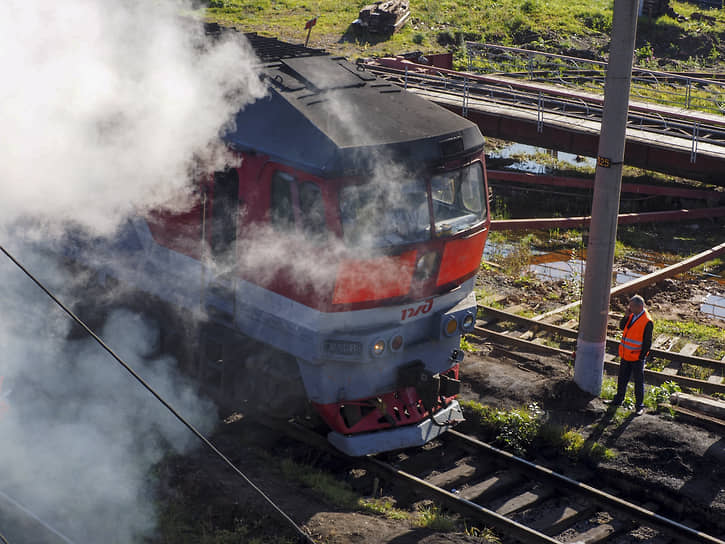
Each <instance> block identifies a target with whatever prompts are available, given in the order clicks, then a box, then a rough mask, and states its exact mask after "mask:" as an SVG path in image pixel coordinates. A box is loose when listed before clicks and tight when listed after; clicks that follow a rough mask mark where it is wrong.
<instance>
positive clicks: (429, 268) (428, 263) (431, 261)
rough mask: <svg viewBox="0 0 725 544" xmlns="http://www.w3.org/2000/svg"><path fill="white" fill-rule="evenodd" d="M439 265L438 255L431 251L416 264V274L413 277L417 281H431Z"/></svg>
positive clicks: (419, 258)
mask: <svg viewBox="0 0 725 544" xmlns="http://www.w3.org/2000/svg"><path fill="white" fill-rule="evenodd" d="M437 264H438V253H436V252H435V251H429V252H428V253H424V254H423V255H421V256H420V257H418V260H417V261H416V263H415V273H414V275H413V277H414V278H415V279H416V280H417V281H424V280H427V279H429V278H430V277H431V276H432V275H433V272H435V268H436V265H437Z"/></svg>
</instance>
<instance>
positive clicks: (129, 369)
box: [0, 245, 315, 544]
mask: <svg viewBox="0 0 725 544" xmlns="http://www.w3.org/2000/svg"><path fill="white" fill-rule="evenodd" d="M0 251H1V252H2V253H4V254H5V256H6V257H7V258H8V259H10V260H11V261H12V262H13V264H15V266H17V267H18V268H19V269H20V270H21V271H22V272H23V273H24V274H25V275H26V276H27V277H28V278H30V280H31V281H32V282H33V283H35V284H36V285H37V286H38V287H39V288H40V289H41V290H42V291H43V292H44V293H45V294H46V295H47V296H48V297H49V298H50V299H51V300H52V301H53V302H54V303H55V304H56V305H58V306H59V307H60V308H61V309H62V310H63V311H64V312H65V313H66V314H68V316H70V318H71V319H72V320H73V321H75V322H76V323H77V324H78V325H79V326H80V327H81V328H82V329H83V330H84V331H86V333H88V334H89V335H90V336H91V337H92V338H93V339H94V340H95V341H96V342H97V343H98V344H99V345H100V346H101V347H102V348H103V349H104V350H105V351H106V352H107V353H108V354H109V355H110V356H111V357H113V359H114V360H115V361H116V362H117V363H118V364H120V365H121V366H122V367H123V368H124V369H125V370H126V371H127V372H128V373H129V374H131V376H133V378H134V379H135V380H136V381H137V382H138V383H140V384H141V385H142V386H143V387H144V388H145V389H146V390H147V391H148V392H149V393H151V394H152V395H153V396H154V397H155V398H156V400H158V401H159V402H160V403H161V404H162V405H163V406H164V407H165V408H166V409H167V410H168V411H169V412H171V413H172V414H173V415H174V417H175V418H176V419H177V420H179V421H180V422H181V423H182V424H183V425H184V426H185V427H186V428H187V429H188V430H189V431H191V432H192V433H193V434H194V435H195V436H196V437H197V438H198V439H199V440H200V441H201V442H202V443H203V444H204V445H205V446H206V447H207V448H208V449H210V450H211V451H212V452H213V453H214V454H215V455H216V456H217V457H219V458H220V459H221V460H222V461H224V463H226V465H227V466H228V467H229V468H231V469H232V470H233V471H234V472H235V473H236V474H237V476H239V477H240V478H242V479H243V480H244V481H245V482H246V483H247V485H249V486H250V487H251V488H252V489H253V490H254V491H256V492H257V493H258V494H259V495H260V496H261V497H262V498H263V499H264V500H265V501H266V502H267V503H268V504H269V505H270V506H271V507H272V508H273V509H274V510H275V511H276V512H277V513H278V514H279V515H280V516H281V517H282V518H283V519H284V520H285V521H286V522H287V523H289V524H290V526H291V527H293V528H294V529H295V531H297V533H298V535H299V536H300V537H301V538H302V539H303V541H304V542H309V543H310V544H315V541H314V540H312V537H310V536H309V535H308V534H307V533H305V532H304V531H303V530H302V528H301V527H300V526H299V525H297V523H295V521H294V520H293V519H292V518H290V517H289V516H288V515H287V514H286V513H285V512H284V511H283V510H282V509H281V508H280V507H279V506H277V504H276V503H275V502H274V501H273V500H272V499H271V498H270V497H269V496H267V494H266V493H264V491H262V490H261V489H260V488H259V487H258V486H257V485H255V483H254V482H252V480H250V479H249V478H248V477H247V475H246V474H244V473H243V472H242V471H241V470H240V469H239V468H237V466H236V465H235V464H234V463H232V461H231V460H230V459H229V458H228V457H227V456H226V455H224V454H223V453H222V452H221V451H219V449H217V447H216V446H214V444H212V442H211V441H210V440H209V439H208V438H206V436H204V435H203V434H202V433H201V431H199V430H198V429H197V428H196V427H195V426H194V425H193V424H192V423H190V422H189V421H187V420H186V419H185V418H184V417H183V416H182V415H181V414H180V413H179V412H178V411H177V410H176V409H175V408H174V407H173V406H171V404H170V403H169V402H167V401H166V399H164V398H163V397H162V396H161V395H160V394H159V393H157V392H156V390H154V388H153V387H151V386H150V385H149V384H148V383H147V382H146V381H145V380H144V379H143V378H142V377H141V376H140V375H139V374H138V373H137V372H136V371H135V370H134V369H133V368H132V367H131V366H130V365H129V364H128V363H126V362H125V361H124V360H123V359H121V357H119V356H118V355H117V354H116V352H114V351H113V350H112V349H111V348H110V347H109V346H108V345H107V344H106V343H105V342H104V341H103V340H102V339H101V338H100V337H99V336H98V335H97V334H96V333H95V332H93V331H92V330H91V329H90V328H89V327H88V325H86V324H85V322H84V321H83V320H81V319H80V318H79V317H78V316H77V315H75V314H74V313H73V312H72V311H71V310H70V308H68V307H67V306H66V305H65V304H63V303H62V302H61V301H60V300H59V299H58V298H57V297H56V296H55V295H54V294H53V293H52V292H51V291H50V290H49V289H48V288H47V287H45V285H44V284H43V283H42V282H41V281H40V280H39V279H37V278H36V277H35V276H34V275H33V274H32V273H31V272H30V271H29V270H28V269H27V268H25V266H23V265H22V264H21V263H20V261H18V260H17V259H16V258H15V257H14V256H13V255H12V254H11V253H10V252H9V251H8V250H7V249H5V247H3V246H2V245H0Z"/></svg>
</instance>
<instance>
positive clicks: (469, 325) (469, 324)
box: [461, 314, 476, 331]
mask: <svg viewBox="0 0 725 544" xmlns="http://www.w3.org/2000/svg"><path fill="white" fill-rule="evenodd" d="M475 324H476V320H475V319H474V317H473V314H466V317H464V318H463V322H462V323H461V328H462V329H463V330H464V331H470V330H472V329H473V326H474V325H475Z"/></svg>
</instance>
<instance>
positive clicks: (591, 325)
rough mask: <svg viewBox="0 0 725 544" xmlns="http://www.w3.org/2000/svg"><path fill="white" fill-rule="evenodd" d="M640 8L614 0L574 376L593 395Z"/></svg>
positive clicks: (632, 0) (598, 385)
mask: <svg viewBox="0 0 725 544" xmlns="http://www.w3.org/2000/svg"><path fill="white" fill-rule="evenodd" d="M638 11H639V1H637V0H614V15H613V19H612V38H611V44H610V46H609V62H608V64H607V78H606V83H605V86H604V112H603V114H602V131H601V133H600V135H599V151H598V157H597V170H596V174H595V176H594V198H593V200H592V220H591V226H590V230H589V244H588V245H587V265H586V272H585V274H584V293H583V295H582V312H581V319H580V323H579V338H578V339H577V349H576V361H575V364H574V381H575V382H576V384H577V385H578V386H579V387H580V388H581V389H583V390H584V391H587V392H589V393H591V394H592V395H599V393H601V391H602V373H603V371H604V351H605V348H606V339H607V316H608V314H609V291H610V289H611V287H612V265H613V263H614V243H615V241H616V239H617V213H618V211H619V193H620V190H621V187H622V162H623V160H624V141H625V131H626V124H627V113H628V110H629V86H630V82H631V80H632V58H633V56H634V39H635V33H636V28H637V13H638Z"/></svg>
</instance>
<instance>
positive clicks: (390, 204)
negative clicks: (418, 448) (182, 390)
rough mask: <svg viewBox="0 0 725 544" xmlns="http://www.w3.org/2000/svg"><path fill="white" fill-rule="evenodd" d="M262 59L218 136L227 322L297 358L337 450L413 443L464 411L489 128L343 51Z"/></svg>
mask: <svg viewBox="0 0 725 544" xmlns="http://www.w3.org/2000/svg"><path fill="white" fill-rule="evenodd" d="M255 40H256V41H257V42H259V41H260V40H264V39H263V38H259V37H256V36H254V37H252V43H253V45H254V44H255ZM255 48H256V49H257V50H260V47H259V46H258V43H257V45H256V46H255ZM261 49H264V48H261ZM264 73H265V77H266V80H267V82H268V84H269V92H268V95H267V96H266V97H264V98H262V99H260V100H258V101H257V102H255V103H254V104H251V105H249V106H247V107H246V108H245V109H244V110H243V111H241V112H240V113H239V114H238V116H237V119H236V126H235V127H234V129H233V130H231V131H229V132H227V134H226V135H225V139H226V141H227V143H228V145H229V146H230V148H231V149H233V150H235V151H236V152H237V153H239V155H240V157H241V160H242V164H241V167H239V168H238V169H236V171H237V172H238V180H239V200H240V206H241V208H240V209H243V210H244V211H243V212H241V214H240V221H239V226H238V236H239V238H238V241H237V262H238V263H241V264H239V266H238V267H237V268H236V272H235V274H234V275H235V277H236V278H237V279H239V280H241V284H238V285H237V287H238V291H237V292H238V295H237V298H236V299H235V300H236V311H235V315H234V318H233V321H234V326H235V327H237V328H238V329H239V330H241V331H243V332H245V334H249V335H251V336H252V337H254V338H256V339H258V340H259V341H260V342H264V343H265V344H267V345H271V346H273V347H274V348H276V349H278V350H280V351H281V352H283V353H285V354H288V355H290V356H292V357H294V359H295V360H296V362H297V366H298V370H299V376H300V379H301V383H302V384H303V385H304V391H305V395H306V397H307V398H308V399H309V400H310V401H311V403H312V405H313V406H314V407H315V408H316V409H317V411H318V412H319V414H320V415H321V416H322V418H323V419H324V421H325V422H326V423H327V424H328V425H329V427H330V429H331V432H330V434H329V439H330V441H331V442H332V443H333V444H334V445H335V446H336V447H338V448H339V449H341V450H342V451H345V452H346V453H349V454H351V455H364V454H367V453H371V452H375V451H384V450H390V449H397V448H402V447H407V446H415V445H421V444H423V443H425V442H426V441H428V440H430V439H431V438H433V437H435V436H437V435H438V434H440V433H441V432H443V431H444V430H445V429H446V428H448V426H449V425H451V424H453V423H455V422H456V421H460V420H461V419H462V415H461V411H460V408H459V407H458V404H457V402H456V401H455V400H454V397H455V394H456V393H457V392H458V388H459V381H458V363H459V361H460V359H461V358H462V354H461V352H460V349H459V347H460V337H461V334H462V333H465V332H466V331H470V330H472V329H473V327H474V325H475V316H476V303H475V297H474V295H473V293H472V291H473V282H474V280H475V274H476V272H477V270H478V267H479V264H480V260H481V255H482V252H483V246H484V243H485V240H486V235H487V232H488V226H489V224H490V220H489V217H488V201H487V200H488V199H487V194H488V192H487V186H486V170H485V162H484V156H483V143H484V141H483V137H482V135H481V133H480V131H479V130H478V127H477V126H475V125H474V124H473V123H470V122H469V121H467V120H465V119H463V118H461V117H459V116H457V115H455V114H453V113H451V112H449V111H447V110H445V109H443V108H441V107H439V106H437V105H434V104H432V103H430V102H428V101H426V100H424V99H422V98H419V97H417V96H415V95H412V94H410V93H407V92H405V91H403V90H402V89H400V88H398V87H396V86H394V85H392V84H390V83H388V82H384V81H380V80H378V79H376V78H375V76H373V75H371V74H369V73H367V72H365V71H364V70H363V69H362V68H361V67H360V66H354V65H352V64H350V63H349V62H347V61H346V60H345V59H343V58H339V57H331V56H328V55H320V54H318V52H312V51H310V50H304V51H297V52H296V54H295V55H292V56H289V57H285V56H283V57H274V58H271V59H269V62H267V63H266V64H265V66H264ZM241 293H243V296H242V294H241ZM260 323H270V324H272V323H273V324H274V326H273V327H272V326H268V327H263V326H260ZM259 370H260V373H261V372H262V371H263V369H261V368H260V369H259Z"/></svg>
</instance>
